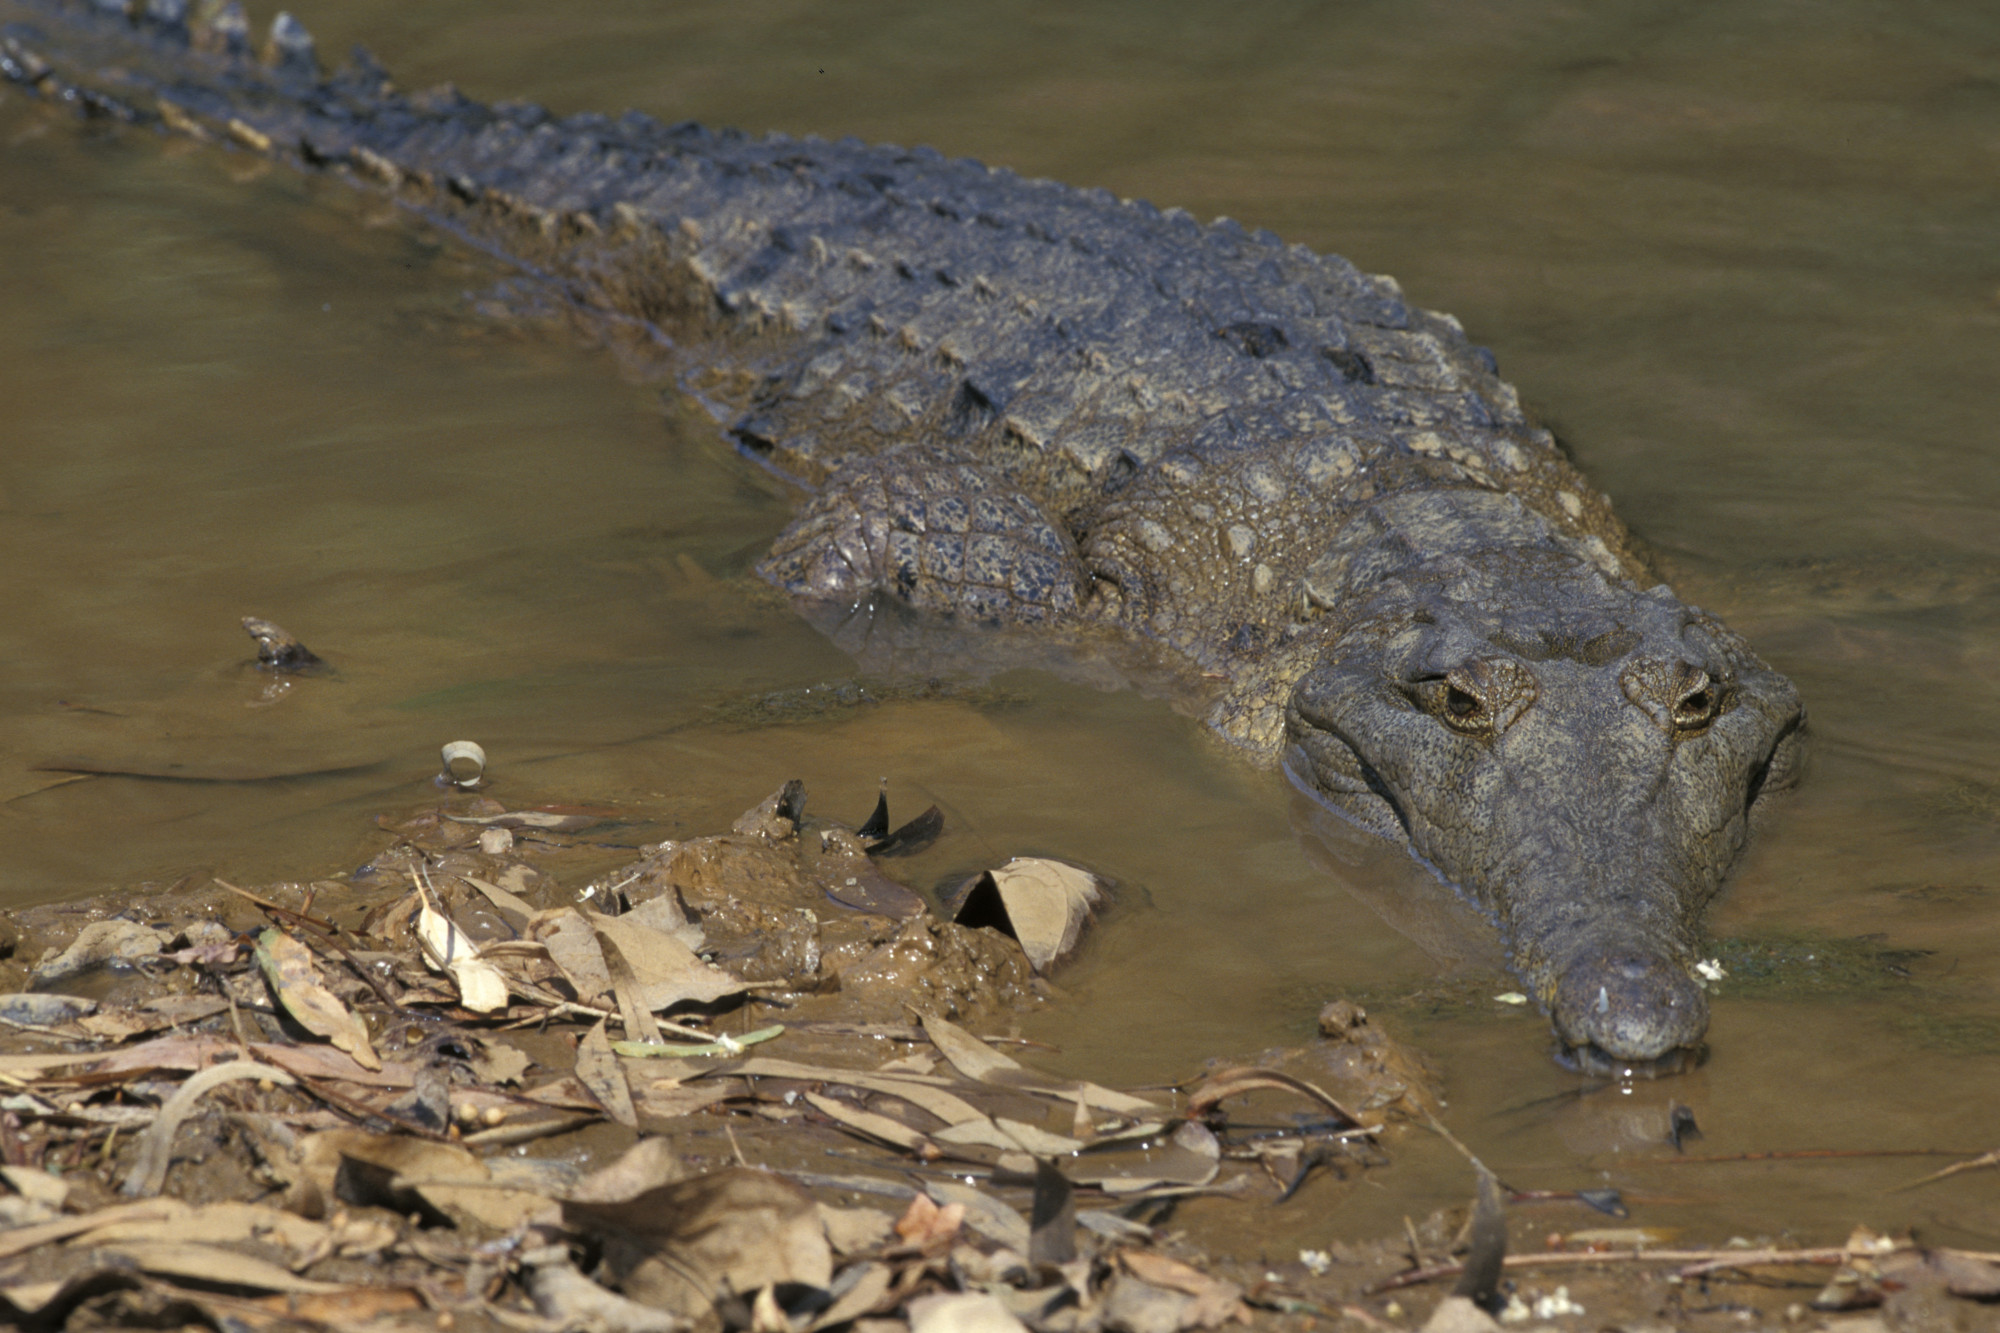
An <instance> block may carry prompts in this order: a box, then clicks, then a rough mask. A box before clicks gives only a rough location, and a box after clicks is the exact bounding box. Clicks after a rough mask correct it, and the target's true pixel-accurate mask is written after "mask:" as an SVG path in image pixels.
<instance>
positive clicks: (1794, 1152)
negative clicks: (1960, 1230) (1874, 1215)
mask: <svg viewBox="0 0 2000 1333" xmlns="http://www.w3.org/2000/svg"><path fill="white" fill-rule="evenodd" d="M1964 1155H1965V1154H1964V1153H1962V1152H1959V1151H1957V1150H1956V1149H1952V1148H1788V1149H1785V1150H1783V1151H1780V1152H1738V1153H1715V1154H1710V1155H1708V1156H1703V1157H1641V1158H1638V1159H1637V1160H1635V1161H1633V1162H1632V1163H1630V1165H1632V1166H1694V1165H1697V1164H1699V1165H1705V1166H1706V1165H1715V1164H1717V1163H1729V1162H1793V1161H1811V1160H1817V1159H1820V1158H1839V1157H1963V1156H1964Z"/></svg>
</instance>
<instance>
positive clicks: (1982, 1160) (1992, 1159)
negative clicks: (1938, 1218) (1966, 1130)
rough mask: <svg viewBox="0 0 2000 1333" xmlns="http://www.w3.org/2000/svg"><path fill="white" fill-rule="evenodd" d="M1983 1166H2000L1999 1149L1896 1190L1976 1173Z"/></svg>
mask: <svg viewBox="0 0 2000 1333" xmlns="http://www.w3.org/2000/svg"><path fill="white" fill-rule="evenodd" d="M1985 1166H2000V1148H1995V1149H1994V1150H1993V1151H1992V1152H1989V1153H1981V1154H1980V1155H1979V1156H1977V1157H1974V1158H1971V1159H1970V1160H1968V1161H1963V1162H1953V1163H1952V1164H1951V1165H1950V1166H1948V1167H1946V1168H1945V1169H1944V1170H1942V1171H1933V1172H1931V1173H1930V1174H1929V1175H1927V1176H1925V1177H1924V1178H1923V1179H1922V1180H1913V1181H1911V1182H1910V1183H1909V1184H1907V1185H1901V1186H1898V1187H1897V1188H1899V1189H1906V1190H1913V1189H1915V1188H1916V1187H1917V1186H1919V1185H1928V1184H1930V1183H1931V1182H1932V1181H1934V1180H1943V1179H1944V1178H1945V1177H1946V1176H1955V1175H1957V1174H1958V1173H1959V1172H1961V1171H1977V1170H1979V1169H1980V1168H1981V1167H1985Z"/></svg>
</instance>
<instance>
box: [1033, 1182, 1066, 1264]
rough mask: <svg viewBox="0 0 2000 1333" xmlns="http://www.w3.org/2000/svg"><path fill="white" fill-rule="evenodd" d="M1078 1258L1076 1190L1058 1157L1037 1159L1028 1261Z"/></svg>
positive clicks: (1037, 1261)
mask: <svg viewBox="0 0 2000 1333" xmlns="http://www.w3.org/2000/svg"><path fill="white" fill-rule="evenodd" d="M1074 1258H1076V1190H1075V1189H1074V1188H1072V1187H1071V1185H1070V1183H1069V1177H1067V1176H1065V1175H1064V1174H1063V1173H1062V1171H1061V1169H1060V1168H1058V1167H1057V1166H1056V1164H1055V1162H1054V1161H1052V1160H1050V1159H1049V1158H1047V1157H1038V1158H1036V1159H1035V1200H1034V1203H1033V1205H1032V1207H1031V1208H1030V1210H1029V1214H1028V1262H1029V1263H1031V1264H1036V1265H1041V1264H1066V1263H1068V1262H1069V1261H1070V1260H1072V1259H1074Z"/></svg>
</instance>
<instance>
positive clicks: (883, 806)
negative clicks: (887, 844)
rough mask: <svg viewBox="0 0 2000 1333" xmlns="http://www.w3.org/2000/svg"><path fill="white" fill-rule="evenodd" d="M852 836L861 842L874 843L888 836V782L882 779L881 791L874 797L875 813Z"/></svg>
mask: <svg viewBox="0 0 2000 1333" xmlns="http://www.w3.org/2000/svg"><path fill="white" fill-rule="evenodd" d="M854 836H855V837H857V838H859V839H861V840H862V841H863V842H875V841H877V840H879V839H881V838H886V837H888V836H889V780H888V779H887V778H884V779H882V790H881V792H880V794H878V795H877V796H876V797H875V813H874V814H872V815H870V816H868V822H867V823H865V824H863V825H862V826H861V827H860V828H858V829H856V830H854Z"/></svg>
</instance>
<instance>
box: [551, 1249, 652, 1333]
mask: <svg viewBox="0 0 2000 1333" xmlns="http://www.w3.org/2000/svg"><path fill="white" fill-rule="evenodd" d="M521 1266H522V1267H523V1268H525V1269H527V1270H528V1283H527V1286H528V1294H529V1295H530V1296H532V1297H533V1298H534V1301H535V1309H536V1310H537V1311H539V1312H540V1313H541V1315H542V1317H543V1318H545V1319H549V1320H552V1321H555V1324H556V1325H558V1326H560V1327H562V1328H565V1329H571V1328H578V1329H589V1330H591V1331H592V1333H683V1330H685V1328H686V1323H685V1322H684V1321H683V1320H681V1319H680V1318H678V1317H677V1316H675V1315H673V1314H671V1313H669V1312H668V1311H666V1310H655V1309H652V1308H651V1307H649V1306H644V1305H641V1304H639V1303H638V1302H637V1301H628V1300H626V1299H625V1298H624V1297H623V1296H620V1295H618V1294H617V1293H615V1292H610V1291H606V1290H605V1289H604V1288H602V1287H600V1286H598V1285H597V1284H596V1283H595V1282H592V1281H591V1280H590V1279H589V1278H587V1277H585V1276H584V1275H583V1274H582V1273H579V1272H578V1271H577V1270H576V1265H575V1264H573V1263H572V1262H571V1261H570V1257H569V1247H568V1246H566V1245H546V1246H542V1247H540V1248H538V1249H531V1250H525V1251H523V1252H522V1254H521Z"/></svg>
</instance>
